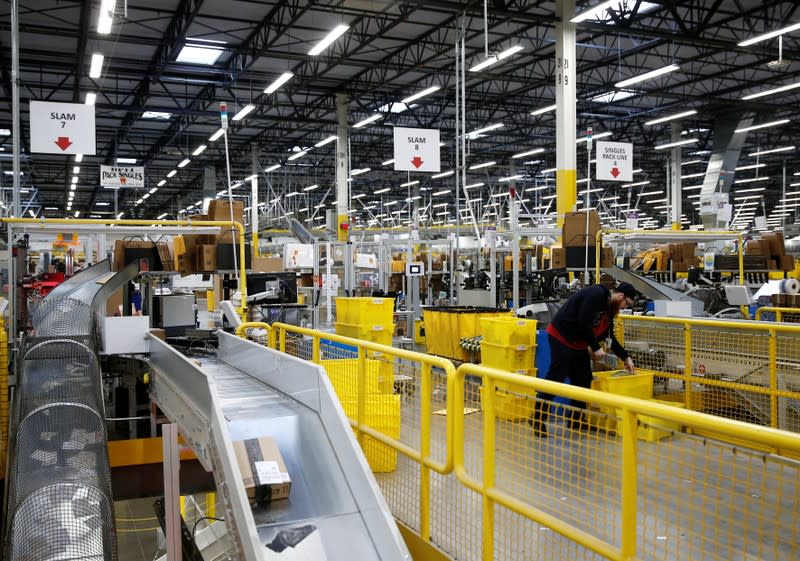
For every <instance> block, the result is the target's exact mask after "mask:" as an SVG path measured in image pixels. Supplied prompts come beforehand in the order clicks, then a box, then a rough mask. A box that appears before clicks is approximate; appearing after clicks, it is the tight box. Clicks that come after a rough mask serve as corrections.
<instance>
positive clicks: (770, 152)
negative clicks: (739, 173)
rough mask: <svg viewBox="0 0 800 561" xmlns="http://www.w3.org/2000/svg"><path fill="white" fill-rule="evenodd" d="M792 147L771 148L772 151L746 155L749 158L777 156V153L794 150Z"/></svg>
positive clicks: (760, 151)
mask: <svg viewBox="0 0 800 561" xmlns="http://www.w3.org/2000/svg"><path fill="white" fill-rule="evenodd" d="M794 149H795V147H794V146H784V147H782V148H773V149H772V150H759V151H758V152H753V153H751V154H748V156H750V157H751V158H752V157H754V156H764V155H765V154H777V153H778V152H789V151H790V150H794Z"/></svg>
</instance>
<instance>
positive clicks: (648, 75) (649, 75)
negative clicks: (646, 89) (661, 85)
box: [614, 64, 681, 88]
mask: <svg viewBox="0 0 800 561" xmlns="http://www.w3.org/2000/svg"><path fill="white" fill-rule="evenodd" d="M680 68H681V67H680V66H678V65H677V64H669V65H667V66H662V67H661V68H657V69H655V70H651V71H650V72H645V73H644V74H640V75H639V76H633V77H632V78H628V79H627V80H622V81H621V82H617V83H616V84H614V87H615V88H625V87H628V86H632V85H633V84H638V83H639V82H644V81H646V80H652V79H653V78H657V77H659V76H662V75H664V74H669V73H670V72H675V71H676V70H680Z"/></svg>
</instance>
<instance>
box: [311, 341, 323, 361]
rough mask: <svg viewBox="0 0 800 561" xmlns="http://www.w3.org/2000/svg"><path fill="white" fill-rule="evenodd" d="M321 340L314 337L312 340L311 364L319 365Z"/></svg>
mask: <svg viewBox="0 0 800 561" xmlns="http://www.w3.org/2000/svg"><path fill="white" fill-rule="evenodd" d="M320 343H321V341H320V338H319V337H317V336H314V337H313V338H312V339H311V362H313V363H314V364H319V361H320Z"/></svg>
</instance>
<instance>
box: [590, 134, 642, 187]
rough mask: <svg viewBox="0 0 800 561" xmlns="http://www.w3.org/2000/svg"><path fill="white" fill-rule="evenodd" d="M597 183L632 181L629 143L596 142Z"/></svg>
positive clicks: (630, 146) (631, 153) (631, 160)
mask: <svg viewBox="0 0 800 561" xmlns="http://www.w3.org/2000/svg"><path fill="white" fill-rule="evenodd" d="M596 157H597V168H596V171H595V176H596V177H595V179H597V180H598V181H633V144H631V143H629V142H604V141H602V140H601V141H598V142H597V156H596Z"/></svg>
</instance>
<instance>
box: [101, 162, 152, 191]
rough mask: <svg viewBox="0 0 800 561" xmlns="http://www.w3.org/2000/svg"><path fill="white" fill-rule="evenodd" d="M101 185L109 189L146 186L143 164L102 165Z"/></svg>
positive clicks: (141, 187)
mask: <svg viewBox="0 0 800 561" xmlns="http://www.w3.org/2000/svg"><path fill="white" fill-rule="evenodd" d="M100 185H102V186H103V187H107V188H109V189H126V188H130V187H136V188H139V189H143V188H144V167H142V166H103V165H101V166H100Z"/></svg>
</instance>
